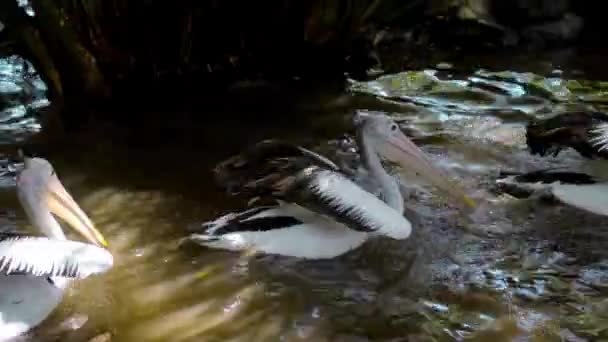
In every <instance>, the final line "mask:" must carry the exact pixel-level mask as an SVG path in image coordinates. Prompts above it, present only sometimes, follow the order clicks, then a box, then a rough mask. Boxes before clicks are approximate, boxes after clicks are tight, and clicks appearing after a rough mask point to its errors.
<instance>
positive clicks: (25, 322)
mask: <svg viewBox="0 0 608 342" xmlns="http://www.w3.org/2000/svg"><path fill="white" fill-rule="evenodd" d="M17 195H18V198H19V201H20V203H21V205H22V206H23V209H24V210H25V213H26V214H27V217H28V218H29V220H30V222H31V224H32V226H33V227H34V228H35V229H37V230H39V231H40V232H41V233H42V234H44V235H46V237H36V236H32V235H26V234H21V233H6V232H4V233H0V341H5V340H8V339H11V338H14V337H17V336H19V335H22V334H23V333H25V332H27V331H28V330H30V329H31V328H33V327H35V326H37V325H38V324H39V323H41V322H42V321H43V320H44V319H45V318H46V317H47V316H48V315H49V314H50V313H51V312H52V311H53V309H54V308H55V307H56V306H57V305H58V304H59V303H60V302H61V299H62V297H63V291H64V290H65V288H66V287H67V286H68V285H69V284H70V281H71V279H82V278H85V277H87V276H89V275H91V274H96V273H101V272H104V271H106V270H107V269H109V268H110V267H111V266H112V264H113V258H112V255H111V254H110V253H109V252H108V251H107V250H106V249H104V248H101V247H97V246H94V245H91V244H86V243H82V242H78V241H69V240H66V237H65V235H64V233H63V230H62V229H61V226H60V225H59V223H58V222H57V220H56V219H55V218H54V216H53V214H54V215H57V216H58V217H59V218H61V219H62V220H64V221H65V222H66V223H67V224H69V225H70V226H71V227H73V228H74V229H75V230H76V231H77V232H79V233H80V234H82V235H83V236H84V237H85V238H87V239H88V240H90V241H92V242H93V243H95V244H96V245H100V246H106V245H107V243H106V241H105V239H104V238H103V236H102V235H101V233H99V232H98V231H97V229H95V227H94V226H93V223H92V222H91V220H90V219H89V218H88V217H87V215H86V214H85V213H84V212H83V211H82V209H81V208H80V207H79V206H78V204H76V202H75V201H74V199H72V196H70V194H69V193H68V192H67V191H66V190H65V188H64V187H63V185H62V184H61V182H60V181H59V179H58V178H57V175H56V174H55V171H54V170H53V167H52V166H51V164H50V163H49V162H48V161H46V160H44V159H41V158H25V162H24V169H23V170H22V171H21V172H20V173H19V174H18V176H17Z"/></svg>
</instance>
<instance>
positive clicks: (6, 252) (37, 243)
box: [0, 233, 113, 279]
mask: <svg viewBox="0 0 608 342" xmlns="http://www.w3.org/2000/svg"><path fill="white" fill-rule="evenodd" d="M112 264H113V257H112V254H110V252H109V251H107V250H106V249H103V248H100V247H97V246H95V245H91V244H87V243H83V242H79V241H70V240H54V239H49V238H46V237H36V236H27V235H23V234H18V233H0V274H14V273H20V274H23V273H26V274H32V275H35V276H45V277H66V278H77V279H84V278H86V277H88V276H89V275H91V274H98V273H103V272H105V271H107V270H108V269H109V268H110V267H112Z"/></svg>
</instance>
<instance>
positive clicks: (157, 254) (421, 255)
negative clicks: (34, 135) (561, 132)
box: [0, 56, 608, 341]
mask: <svg viewBox="0 0 608 342" xmlns="http://www.w3.org/2000/svg"><path fill="white" fill-rule="evenodd" d="M583 57H584V56H583ZM578 60H581V57H580V56H578V57H577V59H575V62H576V61H578ZM582 60H584V58H582ZM9 62H10V63H6V64H0V70H4V71H7V70H8V67H9V66H10V67H15V65H18V63H16V62H15V61H9ZM460 62H461V61H455V62H453V63H454V67H455V68H456V69H458V68H459V64H458V63H460ZM462 63H463V64H465V63H464V62H462ZM522 63H523V64H524V65H523V66H522ZM498 64H499V66H500V68H502V69H498V70H496V69H494V70H495V71H503V70H519V71H520V72H521V73H513V72H509V73H504V74H490V73H489V71H487V70H486V71H484V70H482V69H481V67H480V66H478V67H476V68H475V69H474V70H472V71H469V69H466V70H467V71H466V72H463V71H458V72H457V71H456V70H452V71H450V70H447V71H446V70H442V71H432V70H427V71H417V72H410V73H408V74H403V75H399V76H391V77H384V78H381V79H380V80H379V81H377V82H372V83H365V84H363V83H354V84H351V89H350V90H351V92H343V93H330V94H327V93H326V94H323V95H320V94H319V93H320V92H318V91H317V92H310V93H305V94H301V95H300V96H298V97H295V98H297V101H295V102H294V104H293V105H292V106H290V107H288V108H280V109H279V110H277V109H276V108H274V109H272V110H270V109H269V111H273V110H274V111H276V112H277V115H274V116H273V115H269V116H267V117H263V118H262V117H259V118H258V117H253V118H251V117H250V119H244V120H237V119H233V117H236V116H237V115H243V112H246V111H247V110H248V109H247V108H238V107H237V109H238V112H237V111H236V110H237V109H235V113H228V115H227V113H226V112H221V113H220V112H218V113H215V112H214V109H207V108H199V109H197V111H200V112H204V113H205V115H208V116H209V117H214V118H217V117H222V118H223V119H221V120H219V119H217V120H213V121H212V122H207V123H200V124H193V123H191V122H188V121H185V120H181V119H180V118H181V116H180V114H179V113H175V112H171V113H167V114H166V115H167V116H171V118H172V120H170V123H169V124H165V125H161V124H158V125H155V124H154V122H153V120H152V119H150V121H146V122H142V124H141V125H142V126H149V128H148V129H146V132H145V133H141V132H138V133H134V132H131V131H129V130H125V129H115V130H114V131H113V133H112V134H109V133H108V131H107V130H106V129H105V128H106V127H103V126H101V124H100V125H99V126H93V127H90V128H88V129H87V130H86V131H85V132H83V133H82V134H81V136H79V137H78V138H77V139H76V140H75V143H74V144H73V146H62V147H61V148H50V149H49V150H48V151H45V153H44V155H45V156H46V157H47V158H49V160H50V161H51V162H52V163H53V164H54V165H55V167H56V169H57V173H58V175H59V177H60V178H61V180H62V181H63V183H64V185H65V186H66V188H67V189H68V190H69V191H70V192H71V193H72V195H73V196H74V198H75V199H76V200H77V201H78V202H79V203H80V204H81V206H82V207H83V209H84V210H85V211H86V212H87V213H89V214H90V217H91V218H92V220H93V221H94V222H95V223H96V225H97V227H98V228H99V229H100V230H101V231H102V232H103V233H104V235H105V236H106V237H107V238H108V240H109V242H110V249H111V251H112V253H113V254H114V257H115V267H114V268H113V269H112V270H111V271H110V272H109V273H107V274H105V275H103V276H98V277H92V278H89V279H87V280H85V281H82V282H79V283H78V284H76V286H75V287H73V288H71V289H69V290H68V291H67V293H66V297H65V300H64V302H63V303H62V305H61V306H60V307H59V308H58V309H57V310H56V311H55V312H54V314H53V315H52V316H51V317H50V318H49V319H48V320H47V321H46V322H44V324H43V325H42V326H40V327H39V328H37V329H35V331H33V332H32V333H31V334H29V335H28V336H27V337H25V339H26V340H31V341H88V340H89V339H92V338H96V340H95V341H107V340H111V341H276V340H281V341H367V340H375V341H406V340H407V341H410V340H411V341H431V340H437V341H452V340H463V339H465V338H466V339H471V340H476V341H490V340H493V341H503V340H504V341H509V340H513V339H518V340H536V341H549V340H550V341H552V340H560V338H561V339H567V340H576V338H584V339H589V340H593V339H598V338H600V337H604V338H606V337H608V335H607V333H608V331H606V330H605V329H608V325H607V323H608V320H607V319H606V318H604V317H605V316H604V315H605V314H606V313H605V305H603V303H604V302H603V300H604V299H607V298H608V297H607V295H606V288H607V287H606V284H608V283H606V281H608V263H607V260H608V259H607V255H606V254H607V252H606V251H605V248H603V246H605V243H606V240H607V239H608V235H607V234H606V233H605V230H604V229H603V228H602V227H605V226H606V224H607V223H608V220H606V219H603V218H601V217H597V216H593V215H590V214H586V213H583V212H580V211H578V210H576V209H573V208H566V207H563V206H559V205H556V204H554V203H544V202H539V201H537V200H516V199H514V198H512V197H509V196H506V195H504V194H501V193H500V192H498V191H496V187H495V185H494V180H495V179H496V177H497V175H498V172H499V171H500V170H516V171H530V170H533V169H536V168H544V167H549V166H551V167H553V166H566V167H571V168H577V167H581V166H582V167H587V166H588V163H587V162H586V161H585V160H583V159H582V158H580V157H579V156H578V155H576V154H575V153H565V154H561V155H560V158H554V159H552V158H545V159H542V158H538V157H532V156H530V155H529V154H528V153H527V151H526V149H525V138H524V127H525V122H526V120H527V119H528V118H531V117H538V116H544V115H548V114H549V113H551V112H552V111H555V110H559V109H562V108H581V107H584V108H592V107H593V108H596V109H603V101H601V97H602V95H603V89H602V87H603V84H598V83H593V84H591V86H590V88H589V89H587V88H585V87H584V86H582V85H586V83H585V82H580V81H581V80H584V79H591V78H593V79H596V77H591V76H597V74H595V73H593V72H592V71H593V69H591V71H589V70H587V69H585V68H586V66H578V65H574V66H571V65H567V68H568V69H567V70H566V69H565V68H564V67H563V66H561V65H551V61H550V60H545V61H539V60H536V59H535V60H534V63H532V62H530V64H529V67H528V69H526V66H525V60H523V62H522V60H521V59H514V60H513V65H512V66H511V67H509V65H508V63H505V62H504V61H501V62H500V63H498ZM575 64H576V63H575ZM538 65H540V66H541V67H538ZM548 65H549V66H550V67H548ZM482 66H483V67H484V68H486V69H490V68H492V65H482ZM558 67H561V68H563V69H564V72H563V73H555V72H554V73H553V74H551V70H553V69H555V68H558ZM467 68H469V67H467ZM576 68H582V69H584V70H583V71H577V72H574V74H575V76H570V74H572V71H573V70H575V69H576ZM522 69H523V70H522ZM524 72H536V73H537V74H538V76H534V75H532V74H524ZM19 73H20V70H10V71H7V72H6V74H2V73H0V85H3V87H4V88H2V89H4V90H3V91H4V92H7V93H11V92H17V93H18V92H19V89H18V87H19V85H18V82H17V81H16V80H15V79H14V77H15V76H14V75H19ZM556 75H558V76H559V77H557V76H556ZM587 75H591V76H589V77H587ZM573 77H576V80H577V81H579V82H578V83H577V84H575V83H574V82H572V81H570V82H568V81H566V80H568V79H572V78H573ZM17 78H18V77H17ZM581 84H582V85H581ZM34 93H35V92H34ZM365 93H372V94H373V95H378V96H379V98H377V97H372V96H369V95H366V94H365ZM35 94H37V93H35ZM22 100H23V99H21V98H19V99H16V100H15V99H13V98H11V101H12V102H11V101H9V105H7V106H6V107H5V108H4V109H3V112H2V116H1V117H0V130H2V133H3V134H2V136H1V137H0V143H2V144H11V143H15V142H18V141H20V140H21V139H23V138H24V137H27V135H28V134H31V132H35V131H36V130H37V129H39V126H38V125H37V120H36V119H35V116H34V115H33V111H26V110H22V111H19V109H18V108H17V107H19V106H22V107H23V108H26V107H27V106H23V105H22V104H21V102H20V101H22ZM26 100H27V101H29V102H28V103H31V102H32V101H34V102H35V101H39V103H44V99H39V98H37V97H36V96H33V98H29V97H28V98H27V99H26ZM40 101H42V102H40ZM260 106H261V108H256V109H255V110H253V109H251V112H250V113H251V114H252V115H254V114H255V113H258V112H264V110H265V109H264V107H263V105H260ZM16 108H17V109H16ZM19 108H21V107H19ZM356 108H368V109H377V110H385V111H387V112H389V113H391V115H393V116H394V117H396V118H398V119H399V120H400V122H401V124H402V127H403V129H404V130H405V131H406V132H408V134H411V135H412V136H414V137H415V139H416V140H417V142H418V143H419V144H420V145H421V146H422V147H423V149H424V150H425V151H427V152H428V153H429V154H430V155H431V157H432V159H433V160H434V161H435V162H436V163H437V164H438V165H440V166H441V167H443V168H444V169H445V170H446V171H447V172H448V173H449V174H450V175H452V176H453V177H455V178H457V179H458V180H459V181H460V182H461V183H462V184H463V185H464V186H465V188H466V189H467V190H468V191H469V192H470V193H471V194H472V196H473V197H474V198H475V199H477V200H478V201H479V202H480V204H481V205H480V208H479V209H478V210H477V211H476V212H475V213H473V214H471V215H470V216H469V217H467V216H466V215H459V214H458V212H457V210H456V209H455V208H453V207H451V206H449V205H447V204H446V200H445V199H444V198H440V197H437V196H435V195H434V194H433V192H432V189H429V188H428V187H426V186H424V185H421V186H420V187H419V188H417V190H416V191H413V193H412V198H411V199H410V201H408V206H409V212H408V214H409V215H411V216H409V217H411V218H412V221H413V222H414V223H415V232H414V235H413V236H412V238H411V239H409V240H407V241H392V240H388V239H378V240H375V241H370V242H369V243H366V244H365V245H364V246H363V247H362V248H360V249H359V250H356V251H354V252H352V253H349V254H347V255H345V256H343V257H340V258H337V259H335V260H326V261H300V260H295V259H290V258H281V257H273V256H250V255H238V254H236V253H228V252H221V251H211V250H206V249H203V248H201V247H198V246H196V245H193V244H190V243H187V242H184V241H183V240H182V239H183V237H184V236H186V235H187V234H188V233H189V232H190V231H191V230H192V229H196V227H198V226H200V224H201V222H204V221H206V220H209V219H212V218H214V217H216V216H217V215H219V214H222V213H225V212H227V211H232V210H236V209H238V208H242V207H244V205H245V203H241V202H239V201H237V200H234V199H228V198H226V196H225V195H224V194H223V193H222V192H221V191H220V190H219V189H217V188H216V187H215V186H214V184H213V182H212V180H211V177H210V172H209V171H210V169H211V168H212V167H213V165H214V164H215V163H216V162H218V161H220V160H221V159H222V158H225V157H227V156H229V155H231V154H233V153H235V152H237V151H238V150H239V149H240V148H242V146H245V145H246V144H250V143H252V142H255V141H257V140H260V139H263V138H269V137H277V136H279V137H288V138H289V139H290V140H292V141H294V142H302V143H304V142H307V143H312V146H316V147H318V148H319V149H320V150H323V151H332V149H334V146H336V144H337V140H336V139H339V138H340V137H341V136H342V135H343V134H344V133H345V132H347V131H348V128H347V126H346V125H345V124H344V122H346V121H347V118H348V115H350V113H351V110H352V109H356ZM230 114H232V115H230ZM184 117H186V116H184ZM5 122H8V123H10V124H6V126H2V125H3V123H5ZM252 123H255V124H256V127H255V128H252V126H251V124H252ZM102 127H103V128H102ZM4 132H6V134H4ZM80 140H83V141H85V142H88V143H80V142H81V141H80ZM91 141H95V143H94V144H93V143H91ZM3 165H6V162H5V164H3ZM0 171H2V170H0ZM0 174H4V176H2V177H0V185H1V189H2V190H3V191H2V192H1V193H0V204H1V208H2V210H1V211H0V224H1V225H2V226H3V227H4V228H5V229H14V228H18V229H27V228H28V224H27V222H26V221H25V216H24V213H23V212H22V211H21V209H20V208H19V205H18V203H17V201H16V198H15V195H14V188H13V186H14V181H13V178H12V173H11V172H6V173H4V172H0ZM407 179H408V180H409V182H407V184H408V185H409V186H413V185H417V183H416V182H417V180H416V179H415V178H409V177H408V178H407ZM463 228H466V229H463ZM467 231H470V232H473V233H474V234H468V233H466V232H467Z"/></svg>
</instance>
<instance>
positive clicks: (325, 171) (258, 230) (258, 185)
mask: <svg viewBox="0 0 608 342" xmlns="http://www.w3.org/2000/svg"><path fill="white" fill-rule="evenodd" d="M353 124H354V126H355V128H356V131H357V133H356V138H357V145H358V148H359V151H360V154H361V161H362V163H363V171H364V174H365V177H364V178H362V177H358V176H357V175H353V174H352V172H347V171H346V170H343V169H341V168H340V167H338V166H337V165H336V164H335V163H334V162H332V161H331V160H329V159H327V158H325V157H323V156H321V155H318V154H317V153H315V152H312V151H310V150H307V149H305V148H303V147H300V146H294V145H290V144H287V143H284V142H279V141H274V140H270V141H263V142H261V143H258V144H257V145H255V146H254V147H253V148H251V149H249V150H247V151H245V152H244V153H242V154H241V155H237V156H235V157H233V158H230V159H228V160H226V161H224V162H222V163H220V164H219V165H218V166H217V167H216V169H215V176H216V178H217V179H218V182H219V183H220V184H221V185H222V186H224V187H225V188H226V189H228V190H229V192H231V193H232V194H239V195H244V196H245V197H248V198H252V199H255V200H257V199H260V200H262V201H263V200H269V202H270V203H271V204H270V205H267V206H258V207H254V208H250V209H248V210H245V211H242V212H239V213H229V214H226V215H224V216H222V217H220V218H218V219H216V220H214V221H211V222H208V223H205V224H204V225H203V228H204V231H203V232H202V233H200V234H199V233H197V234H193V235H191V239H192V240H194V241H195V242H197V243H199V244H201V245H204V246H207V247H210V248H217V249H225V250H232V251H242V250H253V251H255V252H262V253H267V254H278V255H284V256H293V257H299V258H306V259H326V258H333V257H336V256H339V255H341V254H344V253H346V252H348V251H350V250H353V249H355V248H357V247H359V246H361V245H362V244H363V243H364V242H365V241H367V240H368V239H369V238H370V237H372V236H377V235H383V236H387V237H389V238H393V239H399V240H401V239H406V238H408V237H409V235H410V233H411V230H412V226H411V223H410V222H409V221H408V220H407V218H405V217H404V216H403V212H404V199H403V196H402V193H401V188H400V183H399V182H398V180H397V179H396V178H395V177H393V176H391V175H390V174H389V173H388V172H387V171H386V170H385V169H384V167H383V165H382V160H386V161H389V162H393V163H397V164H398V165H400V166H401V167H403V168H409V169H413V170H415V171H416V172H418V173H419V174H421V175H423V176H424V177H425V178H426V179H428V180H429V181H431V183H433V184H434V185H436V186H437V187H439V188H440V189H444V190H447V191H448V192H449V193H451V194H454V195H457V196H458V197H459V198H466V196H465V195H464V192H463V191H462V190H461V189H460V188H458V187H457V186H456V185H455V184H453V183H452V182H451V181H450V180H449V179H447V178H446V177H445V176H444V175H443V174H442V173H441V172H440V171H439V170H438V169H436V168H434V167H433V166H432V165H431V163H430V162H429V160H428V159H427V157H426V156H425V155H424V153H423V152H422V151H421V150H420V149H419V148H418V147H417V146H416V145H415V144H414V143H413V142H411V141H410V140H409V139H408V138H407V137H406V136H405V134H403V132H402V131H401V130H400V128H399V126H398V125H397V123H395V122H394V121H393V120H392V119H391V118H390V117H388V116H386V115H383V114H379V113H373V112H367V111H360V112H358V113H356V114H355V116H354V119H353ZM356 180H358V183H365V184H368V185H369V184H374V186H375V187H377V189H370V188H369V186H367V189H366V188H364V187H362V186H361V185H360V184H358V183H357V182H356ZM373 190H377V191H373ZM372 192H375V193H376V194H374V193H372ZM467 200H468V198H467ZM468 203H469V204H471V203H472V201H470V200H468Z"/></svg>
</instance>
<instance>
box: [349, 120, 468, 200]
mask: <svg viewBox="0 0 608 342" xmlns="http://www.w3.org/2000/svg"><path fill="white" fill-rule="evenodd" d="M353 121H354V124H355V126H356V127H357V129H358V134H359V135H360V136H362V138H363V139H364V140H365V142H366V143H367V144H368V145H369V146H370V147H371V148H373V149H374V150H375V152H376V153H378V154H379V155H380V157H381V158H383V159H385V160H387V161H389V162H392V163H395V164H397V165H399V166H400V167H402V168H404V169H409V170H412V171H414V172H416V173H417V174H419V175H420V176H421V177H423V178H424V179H426V180H427V181H429V182H430V183H431V184H432V185H434V186H435V187H437V188H438V189H440V190H442V191H445V192H447V193H448V194H449V195H451V196H454V197H455V198H456V199H458V200H462V201H463V202H464V203H465V204H466V205H468V206H470V207H475V202H473V200H472V199H470V198H469V197H468V196H467V195H466V194H465V192H464V190H463V189H462V188H461V187H460V186H458V185H457V184H455V183H454V182H452V181H451V180H450V179H449V178H447V176H445V175H444V174H443V173H442V172H441V170H439V169H438V168H436V167H435V166H433V165H432V164H431V162H430V161H429V159H428V158H427V157H426V155H425V153H424V152H423V151H422V150H421V149H420V148H419V147H418V146H416V145H415V144H414V143H413V142H412V141H411V140H410V139H409V138H408V137H407V136H406V135H405V134H404V133H403V132H402V131H401V129H400V128H399V125H398V124H397V123H396V122H395V121H394V120H393V119H392V118H390V117H389V116H387V115H384V114H382V113H377V112H369V111H358V112H357V113H356V114H355V116H354V119H353Z"/></svg>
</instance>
